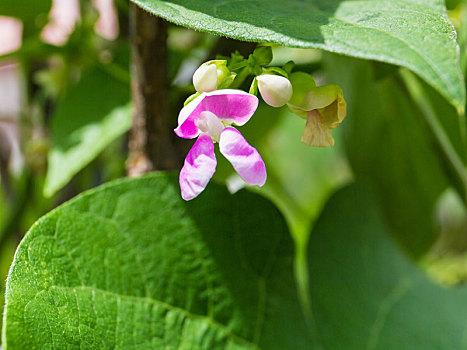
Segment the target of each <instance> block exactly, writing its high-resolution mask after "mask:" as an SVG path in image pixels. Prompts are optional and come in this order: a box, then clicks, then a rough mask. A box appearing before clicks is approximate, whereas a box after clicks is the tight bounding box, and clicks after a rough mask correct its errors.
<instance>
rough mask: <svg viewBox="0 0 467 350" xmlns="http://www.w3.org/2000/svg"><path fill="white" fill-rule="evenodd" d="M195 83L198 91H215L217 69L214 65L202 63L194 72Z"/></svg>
mask: <svg viewBox="0 0 467 350" xmlns="http://www.w3.org/2000/svg"><path fill="white" fill-rule="evenodd" d="M193 85H194V87H195V89H196V91H198V92H209V91H214V90H216V88H217V70H216V66H214V65H211V64H209V65H204V64H203V65H201V66H200V67H199V68H198V69H197V70H196V72H195V74H193Z"/></svg>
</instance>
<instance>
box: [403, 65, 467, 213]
mask: <svg viewBox="0 0 467 350" xmlns="http://www.w3.org/2000/svg"><path fill="white" fill-rule="evenodd" d="M401 76H402V79H403V81H404V82H405V85H406V86H407V90H408V91H409V93H410V94H411V95H412V97H413V99H414V101H415V103H416V104H417V106H418V107H419V108H420V110H421V111H422V113H423V115H424V116H425V120H426V121H427V124H428V126H429V128H430V130H431V132H432V133H433V135H434V136H435V138H436V141H437V142H438V144H439V146H440V149H441V151H442V152H443V154H444V156H445V157H446V160H447V161H448V164H449V166H450V168H451V170H452V171H453V173H454V174H455V175H456V177H457V178H458V181H459V184H460V186H461V190H462V193H460V194H461V198H462V200H463V202H464V204H467V168H466V167H465V165H464V163H463V161H462V159H461V158H460V157H459V155H458V154H457V152H456V150H455V149H454V147H453V145H452V143H451V140H450V139H449V136H448V135H447V134H446V132H445V131H444V128H443V126H442V125H441V123H440V122H439V120H438V118H437V116H436V113H435V111H434V110H433V108H432V107H431V105H430V103H429V102H428V101H429V99H428V98H427V97H426V95H425V93H424V92H423V89H422V87H421V86H420V83H419V82H418V81H417V78H416V77H415V76H414V75H413V74H412V73H411V72H409V71H408V70H401Z"/></svg>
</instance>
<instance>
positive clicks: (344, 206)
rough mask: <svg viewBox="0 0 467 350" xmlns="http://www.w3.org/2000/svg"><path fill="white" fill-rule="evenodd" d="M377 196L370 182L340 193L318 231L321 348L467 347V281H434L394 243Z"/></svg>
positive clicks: (316, 297)
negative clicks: (456, 283) (444, 284)
mask: <svg viewBox="0 0 467 350" xmlns="http://www.w3.org/2000/svg"><path fill="white" fill-rule="evenodd" d="M377 203H378V200H375V199H373V197H372V195H371V191H368V190H367V188H366V187H365V186H363V185H352V186H349V187H347V188H345V189H343V190H341V191H338V192H337V193H336V194H335V195H333V197H332V198H331V199H330V200H329V202H328V204H327V205H326V208H325V209H324V211H323V213H322V215H321V216H320V218H319V219H318V222H317V224H316V226H315V228H314V229H313V231H312V233H311V237H310V244H309V270H310V291H311V299H312V311H313V312H312V317H313V323H314V325H315V329H314V332H315V334H317V339H316V344H317V345H319V346H320V347H317V348H321V349H345V350H351V349H355V350H360V349H371V350H373V349H380V350H393V349H401V350H415V349H420V350H421V349H423V350H431V349H433V350H434V349H462V348H464V347H465V322H464V315H465V313H466V312H467V303H466V302H465V300H466V298H467V289H466V287H465V286H459V287H458V288H450V289H447V288H444V287H440V286H439V285H436V284H435V283H434V282H433V281H431V280H429V279H428V278H427V277H426V275H425V274H424V273H423V271H421V270H420V269H419V267H417V266H416V265H414V263H413V261H410V260H409V259H408V258H407V256H405V255H404V254H403V253H402V252H401V251H400V249H399V248H398V247H397V246H396V245H394V242H393V240H392V239H391V233H390V231H389V230H388V229H387V226H386V225H385V224H384V221H383V220H382V219H381V217H380V215H379V213H378V210H377V208H378V204H377Z"/></svg>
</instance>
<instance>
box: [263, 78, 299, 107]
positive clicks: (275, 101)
mask: <svg viewBox="0 0 467 350" xmlns="http://www.w3.org/2000/svg"><path fill="white" fill-rule="evenodd" d="M256 79H257V80H258V90H259V92H260V94H261V97H262V98H263V100H264V102H266V103H267V104H268V105H270V106H272V107H282V106H283V105H285V104H286V103H287V102H289V100H290V98H291V97H292V84H291V83H290V81H289V79H287V78H285V77H282V76H280V75H272V74H263V75H259V76H257V77H256Z"/></svg>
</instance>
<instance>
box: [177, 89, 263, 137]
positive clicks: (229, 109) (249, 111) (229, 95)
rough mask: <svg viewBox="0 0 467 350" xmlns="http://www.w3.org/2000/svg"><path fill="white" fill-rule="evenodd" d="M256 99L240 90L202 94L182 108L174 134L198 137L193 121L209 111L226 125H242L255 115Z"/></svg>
mask: <svg viewBox="0 0 467 350" xmlns="http://www.w3.org/2000/svg"><path fill="white" fill-rule="evenodd" d="M257 107H258V98H257V97H256V96H254V95H251V94H249V93H246V92H244V91H242V90H232V89H223V90H216V91H212V92H207V93H202V94H201V95H200V96H198V97H197V98H195V99H194V100H193V101H192V102H190V103H189V104H187V105H186V106H185V107H183V108H182V110H181V111H180V114H179V115H178V127H177V128H176V129H175V133H176V134H177V135H178V136H180V137H183V138H186V139H192V138H195V137H196V136H198V135H199V130H198V128H197V127H196V125H195V121H196V120H197V119H198V118H199V116H200V114H201V112H203V111H209V112H211V113H213V114H215V115H216V116H217V117H218V118H219V119H222V120H223V121H224V122H226V123H227V124H232V123H234V124H236V125H243V124H245V123H246V122H247V121H248V120H249V119H250V118H251V116H252V115H253V114H254V113H255V111H256V108H257Z"/></svg>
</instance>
